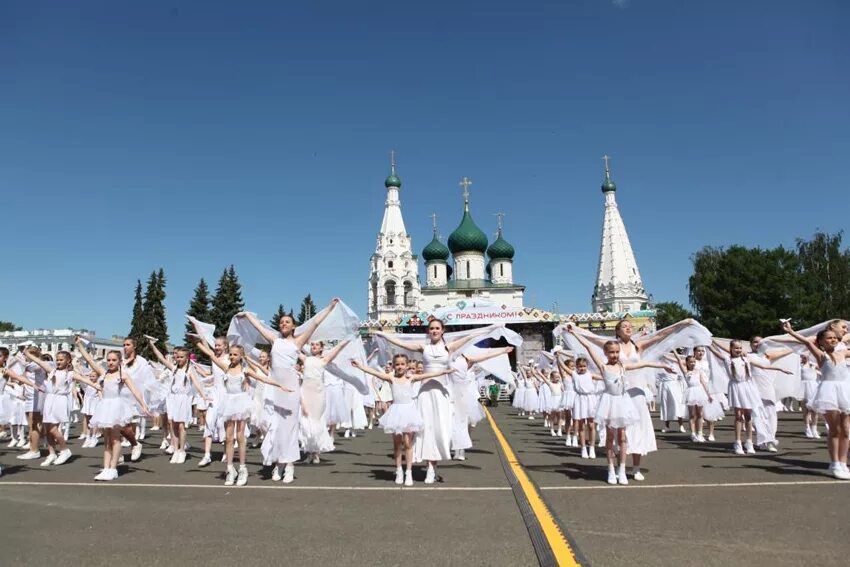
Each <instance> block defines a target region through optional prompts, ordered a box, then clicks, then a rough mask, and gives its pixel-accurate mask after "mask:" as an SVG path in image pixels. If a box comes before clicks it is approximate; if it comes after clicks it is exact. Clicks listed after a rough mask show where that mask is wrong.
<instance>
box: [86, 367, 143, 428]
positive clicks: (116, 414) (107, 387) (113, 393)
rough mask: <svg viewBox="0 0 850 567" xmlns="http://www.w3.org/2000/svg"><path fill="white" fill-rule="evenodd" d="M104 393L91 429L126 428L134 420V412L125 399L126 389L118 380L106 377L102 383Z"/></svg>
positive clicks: (96, 409) (91, 422)
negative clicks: (124, 392) (124, 391)
mask: <svg viewBox="0 0 850 567" xmlns="http://www.w3.org/2000/svg"><path fill="white" fill-rule="evenodd" d="M100 386H101V388H103V392H102V393H101V399H100V402H99V403H98V404H97V407H96V408H95V410H94V415H92V417H91V421H90V422H89V425H90V426H91V427H99V428H102V429H103V428H107V427H124V426H125V425H127V424H128V423H130V422H131V421H132V420H133V410H132V408H130V406H129V405H128V404H127V401H126V400H125V399H124V397H123V395H122V394H123V390H124V389H125V388H126V387H125V386H124V385H123V384H121V383H120V382H119V381H118V378H107V377H106V376H104V378H103V380H101V382H100Z"/></svg>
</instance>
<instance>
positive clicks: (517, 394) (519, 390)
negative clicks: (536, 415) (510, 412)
mask: <svg viewBox="0 0 850 567" xmlns="http://www.w3.org/2000/svg"><path fill="white" fill-rule="evenodd" d="M525 393H526V388H525V379H522V378H520V379H518V380H517V381H516V389H515V390H514V398H513V400H511V405H512V406H513V407H515V408H516V409H518V410H520V411H524V406H525Z"/></svg>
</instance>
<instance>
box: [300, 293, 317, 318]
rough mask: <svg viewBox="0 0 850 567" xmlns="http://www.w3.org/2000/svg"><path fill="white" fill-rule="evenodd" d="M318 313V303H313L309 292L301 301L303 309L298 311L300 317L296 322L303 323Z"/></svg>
mask: <svg viewBox="0 0 850 567" xmlns="http://www.w3.org/2000/svg"><path fill="white" fill-rule="evenodd" d="M315 314H316V304H315V303H313V298H312V297H310V294H309V293H308V294H307V297H305V298H304V300H303V301H302V302H301V310H300V311H299V312H298V319H297V320H296V322H297V323H298V324H299V325H301V324H303V323H304V321H306V320H308V319H309V318H310V317H312V316H313V315H315Z"/></svg>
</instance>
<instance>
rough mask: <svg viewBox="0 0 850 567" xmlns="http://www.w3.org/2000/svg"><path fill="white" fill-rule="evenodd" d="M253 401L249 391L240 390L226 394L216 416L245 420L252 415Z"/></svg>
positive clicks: (227, 419) (226, 419) (224, 418)
mask: <svg viewBox="0 0 850 567" xmlns="http://www.w3.org/2000/svg"><path fill="white" fill-rule="evenodd" d="M252 407H253V401H252V400H251V395H250V394H249V393H248V392H239V393H237V394H226V395H225V396H224V399H223V400H222V403H221V405H220V406H219V409H218V412H217V414H216V417H217V418H219V419H223V420H224V421H229V420H245V419H248V418H249V417H250V416H251V409H252Z"/></svg>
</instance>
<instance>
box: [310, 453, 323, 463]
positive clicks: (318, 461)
mask: <svg viewBox="0 0 850 567" xmlns="http://www.w3.org/2000/svg"><path fill="white" fill-rule="evenodd" d="M310 462H311V463H313V464H314V465H318V464H319V463H321V462H322V461H321V460H319V454H318V453H316V454H315V455H313V459H312V460H311V461H310Z"/></svg>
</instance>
